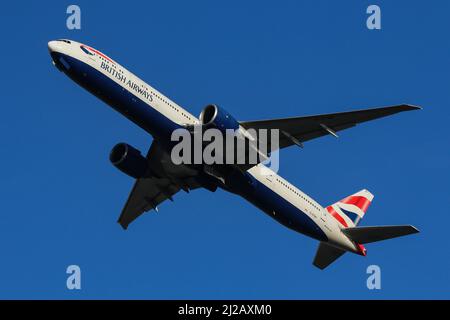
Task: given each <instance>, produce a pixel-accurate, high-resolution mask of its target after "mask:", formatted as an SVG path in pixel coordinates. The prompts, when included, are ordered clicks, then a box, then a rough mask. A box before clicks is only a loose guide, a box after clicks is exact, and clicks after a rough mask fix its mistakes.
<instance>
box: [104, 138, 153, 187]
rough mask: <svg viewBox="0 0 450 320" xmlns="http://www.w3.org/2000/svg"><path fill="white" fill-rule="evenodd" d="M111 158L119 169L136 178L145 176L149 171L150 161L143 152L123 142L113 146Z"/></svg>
mask: <svg viewBox="0 0 450 320" xmlns="http://www.w3.org/2000/svg"><path fill="white" fill-rule="evenodd" d="M109 160H110V161H111V163H112V164H113V165H114V166H115V167H116V168H117V169H119V170H120V171H122V172H123V173H125V174H127V175H129V176H130V177H133V178H135V179H138V178H142V177H145V176H146V175H147V174H148V171H149V165H148V161H147V159H146V158H145V157H144V156H142V154H141V152H140V151H139V150H138V149H136V148H133V147H132V146H130V145H129V144H126V143H123V142H122V143H118V144H116V145H115V146H114V148H112V150H111V153H110V154H109Z"/></svg>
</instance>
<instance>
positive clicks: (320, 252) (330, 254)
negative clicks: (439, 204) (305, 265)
mask: <svg viewBox="0 0 450 320" xmlns="http://www.w3.org/2000/svg"><path fill="white" fill-rule="evenodd" d="M344 253H345V251H344V250H341V249H339V248H336V247H333V246H332V245H329V244H328V243H326V242H321V243H320V244H319V248H317V252H316V256H315V257H314V262H313V264H314V265H315V266H316V267H317V268H319V269H320V270H323V269H325V268H326V267H328V266H329V265H330V264H332V263H333V262H334V261H336V260H337V259H338V258H339V257H340V256H342V255H343V254H344Z"/></svg>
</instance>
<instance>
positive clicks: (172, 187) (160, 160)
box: [118, 141, 200, 229]
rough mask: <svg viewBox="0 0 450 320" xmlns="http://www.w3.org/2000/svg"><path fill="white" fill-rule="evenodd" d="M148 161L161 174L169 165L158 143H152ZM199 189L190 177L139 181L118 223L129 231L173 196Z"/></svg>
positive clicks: (155, 178)
mask: <svg viewBox="0 0 450 320" xmlns="http://www.w3.org/2000/svg"><path fill="white" fill-rule="evenodd" d="M147 159H148V161H149V163H150V165H151V167H152V168H156V170H158V171H159V172H161V171H163V170H165V169H163V168H164V167H163V166H162V165H163V164H164V165H166V164H167V163H168V161H166V159H165V158H164V155H163V153H162V152H161V150H160V148H159V146H158V143H157V142H156V141H154V142H153V143H152V146H151V147H150V150H149V152H148V154H147ZM166 168H167V167H166ZM199 187H200V185H198V183H197V182H195V180H193V179H191V178H189V177H187V178H186V179H178V180H177V181H172V180H171V179H168V178H164V177H155V176H151V177H147V178H140V179H137V180H136V182H135V183H134V186H133V189H132V190H131V192H130V195H129V196H128V200H127V202H126V203H125V206H124V208H123V210H122V213H121V214H120V217H119V220H118V222H119V224H120V225H121V226H122V228H124V229H127V228H128V225H129V224H130V223H131V222H133V221H134V220H135V219H136V218H138V217H139V216H140V215H141V214H143V213H144V212H146V211H149V210H151V209H155V210H156V211H158V208H157V206H158V205H159V204H160V203H162V202H164V201H165V200H167V199H169V200H170V201H173V198H172V196H173V195H174V194H176V193H177V192H178V191H180V190H181V189H183V190H185V191H189V190H192V189H196V188H199Z"/></svg>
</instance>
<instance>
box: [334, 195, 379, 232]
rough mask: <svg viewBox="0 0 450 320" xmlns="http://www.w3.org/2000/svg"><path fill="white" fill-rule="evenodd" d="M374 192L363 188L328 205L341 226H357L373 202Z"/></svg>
mask: <svg viewBox="0 0 450 320" xmlns="http://www.w3.org/2000/svg"><path fill="white" fill-rule="evenodd" d="M372 200H373V194H372V193H370V192H369V191H367V190H366V189H363V190H361V191H358V192H357V193H355V194H352V195H351V196H348V197H347V198H345V199H342V200H340V201H338V202H336V203H334V204H332V205H331V206H328V207H327V210H328V212H329V213H330V214H331V215H332V216H333V217H334V218H335V219H336V220H337V221H339V225H340V227H341V228H349V227H354V226H356V225H357V224H358V223H359V221H360V220H361V219H362V218H363V217H364V215H365V214H366V211H367V208H368V207H369V205H370V204H371V203H372Z"/></svg>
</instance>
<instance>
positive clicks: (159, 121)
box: [52, 53, 327, 241]
mask: <svg viewBox="0 0 450 320" xmlns="http://www.w3.org/2000/svg"><path fill="white" fill-rule="evenodd" d="M52 58H53V60H54V61H55V63H56V65H57V67H58V68H59V69H61V70H62V71H63V72H64V73H66V74H67V75H68V76H69V77H70V78H71V79H72V80H74V81H75V82H76V83H78V84H79V85H80V86H82V87H83V88H85V89H86V90H88V91H89V92H91V93H92V94H94V95H95V96H97V97H99V98H100V99H101V100H103V101H104V102H106V103H107V104H109V105H110V106H111V107H112V108H114V109H115V110H117V111H118V112H120V113H121V114H123V115H124V116H125V117H127V118H128V119H130V120H131V121H133V122H134V123H136V124H137V125H138V126H140V127H141V128H143V129H144V130H146V131H147V132H148V133H150V134H151V135H152V136H154V137H157V138H158V140H159V141H161V142H163V141H170V136H171V133H172V132H173V130H175V129H178V128H180V126H179V125H178V124H176V123H174V122H173V121H171V120H170V119H168V118H167V117H165V116H164V115H162V114H161V113H159V112H158V111H156V110H155V109H153V108H151V107H150V106H149V105H148V104H147V103H145V102H144V101H142V100H141V99H140V98H139V97H138V96H136V95H134V94H132V93H131V92H129V91H128V90H124V89H123V88H122V87H121V86H120V85H119V84H117V83H116V82H115V81H113V80H111V79H110V78H108V77H107V76H105V75H103V74H102V73H101V72H99V71H98V70H96V69H94V68H92V67H91V66H89V65H88V64H86V63H84V62H82V61H79V60H77V59H74V58H72V57H69V56H67V55H64V54H60V53H52ZM243 178H244V177H243ZM244 180H245V182H243V183H242V184H245V185H246V186H247V187H245V188H243V189H241V190H237V191H236V192H235V193H238V194H239V195H241V196H242V197H243V198H245V199H246V200H248V201H249V202H251V203H252V204H254V205H255V206H257V207H258V208H260V209H261V210H263V211H264V212H265V213H267V214H268V215H269V216H271V217H272V218H274V219H275V220H277V221H278V222H280V223H281V224H283V225H285V226H286V227H288V228H290V229H292V230H295V231H297V232H301V233H303V234H306V235H308V236H310V237H312V238H315V239H317V240H320V241H326V240H327V237H326V235H325V233H324V232H323V231H322V230H321V229H320V228H319V227H318V226H317V224H316V223H315V222H314V221H313V220H312V219H311V218H310V217H309V216H307V215H306V214H305V213H303V212H302V211H301V210H299V209H298V208H297V207H295V206H294V205H292V204H291V203H290V202H288V201H286V199H284V198H283V197H281V196H279V195H278V194H276V193H275V192H273V191H272V190H271V189H269V188H268V187H266V186H265V185H264V184H262V183H260V182H259V181H257V180H256V179H255V178H253V177H252V176H250V175H249V174H247V176H246V177H245V179H244ZM249 182H250V183H249ZM238 184H239V183H238ZM242 184H241V185H242ZM274 212H275V214H274Z"/></svg>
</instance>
